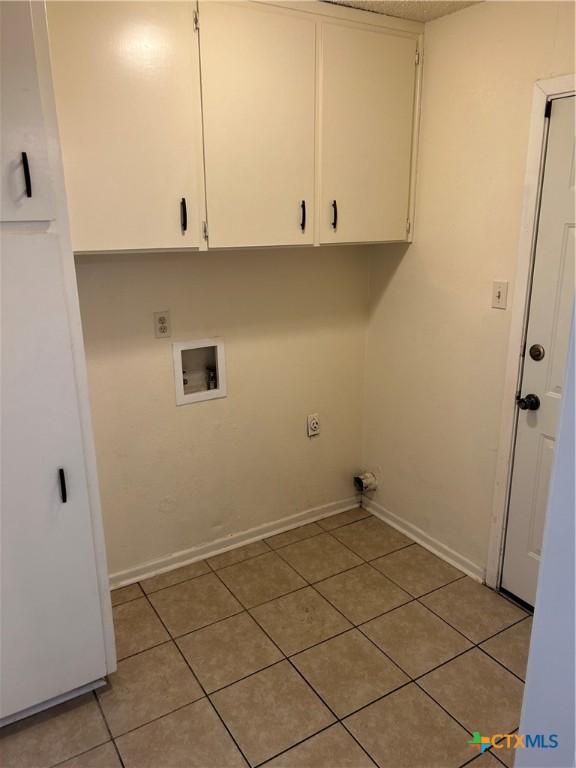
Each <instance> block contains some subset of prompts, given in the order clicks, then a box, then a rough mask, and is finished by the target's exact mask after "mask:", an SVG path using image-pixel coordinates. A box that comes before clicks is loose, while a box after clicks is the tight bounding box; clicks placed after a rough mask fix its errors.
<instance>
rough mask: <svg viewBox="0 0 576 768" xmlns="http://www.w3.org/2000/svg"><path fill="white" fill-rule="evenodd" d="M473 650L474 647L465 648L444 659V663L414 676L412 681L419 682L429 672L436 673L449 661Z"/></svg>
mask: <svg viewBox="0 0 576 768" xmlns="http://www.w3.org/2000/svg"><path fill="white" fill-rule="evenodd" d="M474 648H476V646H475V645H471V646H470V647H469V648H466V649H465V650H463V651H460V652H459V653H456V654H455V655H454V656H452V657H451V658H449V659H446V661H441V662H440V664H436V666H435V667H430V669H427V670H426V672H422V674H421V675H416V677H413V678H412V679H413V680H414V682H415V683H416V682H418V680H421V679H422V678H423V677H426V675H429V674H430V673H431V672H436V670H437V669H441V668H442V667H445V666H446V664H450V662H451V661H454V659H458V658H459V657H460V656H464V655H465V654H467V653H470V651H473V650H474Z"/></svg>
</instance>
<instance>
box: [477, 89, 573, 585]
mask: <svg viewBox="0 0 576 768" xmlns="http://www.w3.org/2000/svg"><path fill="white" fill-rule="evenodd" d="M573 95H576V75H573V74H572V75H562V76H560V77H553V78H549V79H546V80H538V81H537V82H536V83H535V85H534V90H533V97H532V110H531V116H530V134H529V139H528V154H527V159H526V176H525V181H524V194H523V198H524V199H523V204H522V215H521V224H520V238H519V245H518V257H517V263H516V278H515V285H514V297H513V301H512V316H511V320H510V333H509V337H508V353H507V356H506V374H505V378H504V393H503V394H504V397H503V404H502V411H501V416H500V432H499V439H498V450H497V453H496V472H495V480H494V491H493V495H492V516H491V522H490V534H489V541H488V557H487V561H486V584H487V586H489V587H492V589H499V588H500V584H501V580H502V568H503V564H504V543H505V539H506V527H507V522H508V507H509V503H510V486H511V480H512V466H513V460H514V444H515V439H516V426H517V421H518V418H517V408H516V393H517V391H518V383H519V380H520V375H521V373H522V362H523V358H522V356H521V352H522V345H523V343H524V338H525V334H526V328H527V324H528V310H529V299H530V290H531V287H532V269H533V266H534V255H535V246H536V235H537V225H538V216H539V213H540V197H541V190H542V178H543V171H544V159H545V148H546V140H547V138H548V120H547V118H546V117H545V108H546V102H547V101H548V100H549V99H554V98H560V97H563V96H573Z"/></svg>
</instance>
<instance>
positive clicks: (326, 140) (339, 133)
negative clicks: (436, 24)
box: [319, 23, 417, 243]
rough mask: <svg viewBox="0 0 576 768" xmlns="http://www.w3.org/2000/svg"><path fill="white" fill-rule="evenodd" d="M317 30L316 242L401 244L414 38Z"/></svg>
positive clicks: (327, 27)
mask: <svg viewBox="0 0 576 768" xmlns="http://www.w3.org/2000/svg"><path fill="white" fill-rule="evenodd" d="M321 27H322V45H321V50H322V56H321V77H320V83H321V86H320V114H321V131H320V210H319V222H320V242H322V243H344V242H377V241H391V240H406V239H407V219H408V218H409V199H410V177H411V161H412V147H413V133H414V120H415V73H416V50H417V36H416V35H414V34H403V33H402V32H393V31H390V30H387V29H382V28H378V27H372V28H370V27H359V26H354V25H345V24H339V23H323V24H322V25H321Z"/></svg>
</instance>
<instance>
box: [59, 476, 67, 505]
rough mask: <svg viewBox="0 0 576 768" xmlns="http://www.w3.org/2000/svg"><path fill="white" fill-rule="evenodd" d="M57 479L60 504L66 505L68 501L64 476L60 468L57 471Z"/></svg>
mask: <svg viewBox="0 0 576 768" xmlns="http://www.w3.org/2000/svg"><path fill="white" fill-rule="evenodd" d="M58 479H59V480H60V498H61V499H62V504H66V502H67V501H68V491H67V490H66V475H65V474H64V470H63V469H62V467H60V469H59V470H58Z"/></svg>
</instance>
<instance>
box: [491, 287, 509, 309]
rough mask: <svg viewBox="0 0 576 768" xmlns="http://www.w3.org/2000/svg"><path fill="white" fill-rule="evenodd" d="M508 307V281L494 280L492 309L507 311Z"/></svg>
mask: <svg viewBox="0 0 576 768" xmlns="http://www.w3.org/2000/svg"><path fill="white" fill-rule="evenodd" d="M507 306H508V281H507V280H494V282H493V283H492V308H493V309H506V307H507Z"/></svg>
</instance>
